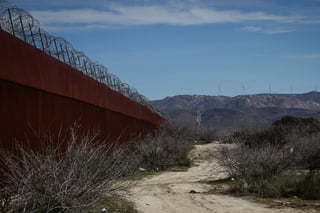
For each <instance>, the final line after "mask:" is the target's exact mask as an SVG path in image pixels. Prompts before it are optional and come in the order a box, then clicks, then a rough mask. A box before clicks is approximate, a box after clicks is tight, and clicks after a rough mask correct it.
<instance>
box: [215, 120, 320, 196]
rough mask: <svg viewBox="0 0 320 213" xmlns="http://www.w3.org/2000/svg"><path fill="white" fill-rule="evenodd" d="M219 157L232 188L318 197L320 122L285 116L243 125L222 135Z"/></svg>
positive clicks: (319, 189)
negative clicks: (269, 123) (229, 145)
mask: <svg viewBox="0 0 320 213" xmlns="http://www.w3.org/2000/svg"><path fill="white" fill-rule="evenodd" d="M225 142H227V143H233V144H235V146H233V148H232V149H230V148H229V149H227V148H223V149H221V150H220V154H219V157H218V158H219V161H220V163H221V165H222V166H223V167H224V168H225V169H226V172H227V173H228V174H229V176H230V177H231V178H232V180H234V182H233V183H232V189H231V190H232V191H233V192H236V193H239V194H241V193H242V194H243V193H244V194H246V193H254V194H257V195H259V196H262V197H299V198H303V199H320V174H319V167H320V122H319V121H318V120H316V119H314V118H295V117H289V116H287V117H284V118H282V119H281V120H278V121H276V122H274V123H273V124H272V126H271V127H268V128H259V129H249V130H248V129H243V130H241V131H237V132H235V133H234V134H232V135H231V136H229V137H227V138H226V139H225Z"/></svg>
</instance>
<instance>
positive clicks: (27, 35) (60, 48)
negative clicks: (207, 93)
mask: <svg viewBox="0 0 320 213" xmlns="http://www.w3.org/2000/svg"><path fill="white" fill-rule="evenodd" d="M0 29H1V30H3V31H6V32H8V33H10V34H12V35H13V36H15V37H17V38H19V39H21V40H23V41H25V42H26V43H29V44H30V45H32V46H34V47H36V48H38V49H40V50H42V51H43V52H44V53H46V54H48V55H50V56H52V57H54V58H56V59H58V60H59V61H61V62H63V63H65V64H68V65H69V66H71V67H73V68H75V69H76V70H78V71H80V72H82V73H84V74H85V75H87V76H89V77H91V78H93V79H95V80H97V81H98V82H100V83H103V84H105V85H107V86H108V87H109V88H111V89H112V90H114V91H116V92H119V93H121V94H122V95H124V96H126V97H128V98H129V99H131V100H133V101H135V102H138V103H140V104H142V105H144V106H146V107H148V108H149V109H150V110H151V111H153V112H156V113H158V114H160V113H159V112H158V111H157V110H155V109H154V108H153V107H152V105H151V104H149V100H148V99H147V98H146V97H145V96H143V95H141V94H140V93H139V92H138V91H137V90H136V89H135V88H133V87H131V86H130V85H128V84H126V83H123V82H121V81H120V79H119V78H118V77H117V76H115V75H114V74H111V73H109V72H108V69H107V68H106V67H105V66H103V65H101V64H99V63H96V62H92V61H91V60H90V58H89V57H88V56H86V55H85V54H84V53H83V52H81V51H78V50H76V49H75V48H74V47H73V46H72V44H71V43H70V42H68V41H66V40H65V39H63V38H61V37H55V36H52V35H50V34H49V33H47V32H46V31H44V30H43V29H42V28H41V27H40V23H39V21H38V20H36V19H35V18H34V17H33V16H32V15H31V14H30V13H29V12H27V11H25V10H23V9H20V8H17V7H15V6H14V5H12V4H11V3H10V1H8V0H0ZM161 116H162V115H161Z"/></svg>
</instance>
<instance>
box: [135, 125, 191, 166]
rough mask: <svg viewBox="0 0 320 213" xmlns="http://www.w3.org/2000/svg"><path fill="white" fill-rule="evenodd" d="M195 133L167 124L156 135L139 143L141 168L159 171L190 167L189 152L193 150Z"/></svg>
mask: <svg viewBox="0 0 320 213" xmlns="http://www.w3.org/2000/svg"><path fill="white" fill-rule="evenodd" d="M192 145H193V133H192V131H190V130H189V129H188V128H185V127H180V126H177V125H170V124H166V125H163V126H161V127H160V128H159V131H158V132H157V133H156V135H149V136H148V137H146V138H144V139H143V140H140V141H138V143H137V151H138V153H139V155H140V158H141V161H140V166H141V167H142V168H144V169H147V170H153V171H159V170H164V169H168V168H169V167H173V166H190V163H191V162H190V160H189V158H188V152H189V151H190V150H191V149H192Z"/></svg>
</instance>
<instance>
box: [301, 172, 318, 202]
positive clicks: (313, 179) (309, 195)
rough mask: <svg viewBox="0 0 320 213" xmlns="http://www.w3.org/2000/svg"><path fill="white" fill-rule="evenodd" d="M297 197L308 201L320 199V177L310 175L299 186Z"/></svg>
mask: <svg viewBox="0 0 320 213" xmlns="http://www.w3.org/2000/svg"><path fill="white" fill-rule="evenodd" d="M297 195H298V196H300V197H302V198H304V199H307V200H319V199H320V175H319V174H308V175H307V176H306V177H305V178H304V180H303V181H301V182H299V183H298V185H297Z"/></svg>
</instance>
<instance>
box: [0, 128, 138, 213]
mask: <svg viewBox="0 0 320 213" xmlns="http://www.w3.org/2000/svg"><path fill="white" fill-rule="evenodd" d="M43 140H44V141H42V142H43V144H44V146H43V147H42V149H41V150H40V151H37V152H35V151H32V150H30V149H27V148H26V147H23V146H18V148H17V150H16V152H17V153H16V154H15V155H13V154H11V153H8V152H2V153H1V156H0V157H1V164H2V167H1V172H2V173H3V174H4V175H5V177H6V180H7V181H6V185H5V188H4V189H3V192H2V195H3V196H2V199H4V200H1V202H2V206H3V209H5V208H7V209H10V210H9V212H67V211H71V210H72V211H73V210H76V211H77V212H82V211H84V210H85V209H86V208H87V207H90V205H92V204H93V203H94V202H95V201H97V200H98V199H99V198H101V197H105V196H111V195H114V194H116V193H117V192H119V190H122V189H124V188H125V187H126V186H127V182H126V181H123V180H122V179H123V177H124V176H126V175H128V173H129V172H130V171H132V170H134V169H135V168H136V165H137V162H135V160H133V159H131V156H132V154H129V152H128V150H126V149H125V148H124V147H117V145H116V144H115V143H110V142H109V143H107V142H106V141H101V140H99V139H98V135H97V134H90V133H87V134H83V135H78V134H77V132H76V131H75V130H74V129H71V134H70V136H69V137H66V138H64V140H63V141H51V140H52V139H50V138H43ZM48 140H49V141H50V143H48ZM53 142H55V143H53ZM3 165H10V166H3ZM5 195H9V196H5ZM6 198H9V199H11V200H10V202H9V203H4V202H5V201H6V200H5V199H6Z"/></svg>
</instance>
